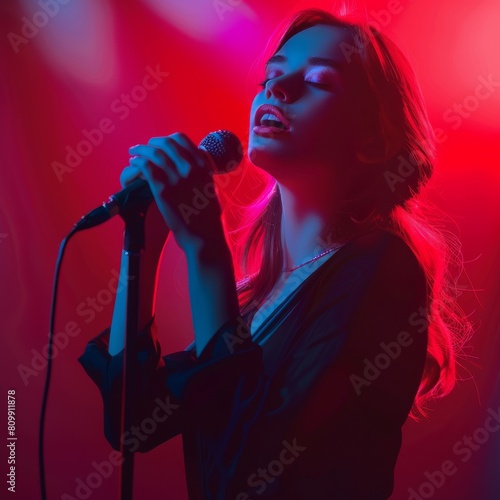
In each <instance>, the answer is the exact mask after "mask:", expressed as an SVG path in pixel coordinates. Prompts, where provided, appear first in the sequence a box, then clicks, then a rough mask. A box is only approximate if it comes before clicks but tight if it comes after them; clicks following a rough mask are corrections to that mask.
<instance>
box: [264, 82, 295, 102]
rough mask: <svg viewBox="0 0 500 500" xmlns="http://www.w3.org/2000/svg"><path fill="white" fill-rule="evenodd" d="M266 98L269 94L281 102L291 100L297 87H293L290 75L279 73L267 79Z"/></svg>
mask: <svg viewBox="0 0 500 500" xmlns="http://www.w3.org/2000/svg"><path fill="white" fill-rule="evenodd" d="M265 90H266V99H269V98H270V97H271V96H272V97H275V98H276V99H278V100H279V101H282V102H292V101H293V100H294V99H296V95H295V94H296V93H297V89H294V87H293V81H292V79H291V78H290V75H281V76H278V77H275V78H272V79H271V80H269V81H268V82H267V84H266V89H265Z"/></svg>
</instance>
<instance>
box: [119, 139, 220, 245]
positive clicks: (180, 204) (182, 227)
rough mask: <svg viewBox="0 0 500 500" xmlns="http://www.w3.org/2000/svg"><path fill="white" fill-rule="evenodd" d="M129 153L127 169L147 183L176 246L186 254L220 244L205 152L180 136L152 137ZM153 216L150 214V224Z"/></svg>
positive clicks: (216, 203) (217, 212)
mask: <svg viewBox="0 0 500 500" xmlns="http://www.w3.org/2000/svg"><path fill="white" fill-rule="evenodd" d="M129 151H130V153H131V154H132V155H133V156H132V157H131V159H130V168H134V169H137V170H135V172H136V173H137V171H139V172H140V176H141V177H143V178H144V179H146V180H147V181H148V183H149V186H150V188H151V192H152V193H153V196H154V198H155V201H156V205H157V208H158V210H159V213H161V215H162V217H163V219H164V221H165V223H166V226H167V227H168V228H169V229H170V230H171V231H172V233H173V235H174V238H175V240H176V242H177V244H178V245H179V247H180V248H181V249H182V250H183V251H185V252H188V251H190V250H193V249H198V248H203V247H204V246H207V245H213V244H218V243H220V242H221V238H224V232H223V230H222V223H221V220H220V216H221V207H220V204H219V200H218V198H217V196H216V194H215V189H214V188H215V186H214V182H213V180H212V178H211V175H210V172H211V167H210V164H209V160H208V158H207V157H206V155H205V153H203V152H202V151H201V150H199V149H198V148H197V147H196V145H195V144H194V143H193V142H192V141H191V140H190V139H189V138H188V137H187V136H186V135H184V134H182V133H175V134H172V135H169V136H166V137H154V138H152V139H150V140H149V141H148V144H147V145H142V144H140V145H137V146H133V147H131V148H130V149H129ZM127 175H128V173H127ZM122 176H123V174H122ZM207 194H208V195H207ZM155 208H156V207H150V209H149V210H151V209H153V211H154V209H155ZM157 216H158V214H156V215H155V214H154V212H153V214H152V217H151V219H152V222H153V221H154V219H155V218H156V219H157ZM156 224H158V221H156ZM224 243H225V241H224Z"/></svg>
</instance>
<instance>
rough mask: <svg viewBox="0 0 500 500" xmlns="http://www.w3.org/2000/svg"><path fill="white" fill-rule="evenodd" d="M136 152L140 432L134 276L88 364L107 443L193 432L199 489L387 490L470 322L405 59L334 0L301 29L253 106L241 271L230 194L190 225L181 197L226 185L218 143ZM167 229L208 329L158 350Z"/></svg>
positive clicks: (366, 493) (190, 474) (131, 170)
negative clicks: (129, 393)
mask: <svg viewBox="0 0 500 500" xmlns="http://www.w3.org/2000/svg"><path fill="white" fill-rule="evenodd" d="M130 151H131V154H132V157H131V159H130V165H129V166H128V167H126V168H125V170H124V171H123V173H122V183H123V184H124V185H125V184H128V183H129V182H130V181H131V180H132V179H134V178H136V177H137V176H139V175H141V176H143V177H144V178H145V179H146V180H147V181H148V182H149V185H150V186H151V189H152V192H153V194H154V198H155V201H156V204H153V205H152V206H151V208H150V209H149V210H148V214H147V217H146V219H147V220H146V225H147V231H146V233H147V234H146V252H145V256H144V260H145V263H144V268H143V282H142V283H141V291H142V295H141V305H140V318H139V320H140V326H141V331H140V333H139V350H140V352H139V356H138V361H139V365H140V378H139V380H138V384H137V391H136V401H137V412H136V416H135V422H136V425H135V427H134V428H133V429H131V430H130V432H128V431H127V432H126V433H125V434H124V435H123V436H120V435H119V433H120V426H119V410H120V395H121V367H122V362H123V346H124V331H125V325H124V324H123V311H124V306H125V299H124V294H125V290H122V292H120V293H119V294H118V295H117V298H116V303H115V309H114V315H113V320H112V325H111V328H110V329H108V330H106V331H105V332H103V333H102V334H101V335H99V336H98V337H96V338H95V339H93V340H92V341H91V342H89V344H88V346H87V348H86V350H85V353H84V354H83V355H82V356H81V357H80V358H79V361H80V362H81V364H82V365H83V367H84V368H85V370H86V371H87V373H88V374H89V375H90V377H91V378H92V379H93V380H94V382H95V383H96V384H97V386H98V387H99V389H100V391H101V394H102V397H103V404H104V417H105V434H106V437H107V439H108V441H109V442H110V444H111V445H112V446H113V447H114V448H116V449H119V445H120V440H121V441H123V443H124V445H125V446H126V447H128V449H130V451H141V452H145V451H148V450H150V449H152V448H154V447H155V446H157V445H159V444H160V443H162V442H164V441H166V440H168V439H169V438H171V437H172V436H175V435H177V434H179V433H182V436H183V443H184V455H185V466H186V475H187V484H188V490H189V498H190V499H221V500H222V499H237V500H243V499H249V498H273V499H315V500H321V499H325V500H326V499H328V500H331V499H332V498H335V499H363V500H367V499H385V498H388V497H389V496H390V494H391V492H392V489H393V471H394V466H395V462H396V458H397V455H398V452H399V449H400V446H401V427H402V425H403V423H404V422H405V420H406V418H407V416H408V414H409V413H410V412H411V413H412V415H413V416H417V415H418V413H419V411H421V410H422V405H423V403H425V401H426V400H428V399H429V398H432V397H437V396H442V395H444V394H446V393H448V392H449V391H450V390H451V388H452V386H453V383H454V380H455V355H456V351H455V349H456V348H457V345H458V340H459V338H460V333H461V332H463V331H464V329H465V328H467V323H466V320H464V319H463V316H461V315H460V312H459V309H458V308H457V307H456V304H455V302H454V301H453V298H452V295H451V293H450V289H449V288H448V286H449V284H450V280H449V276H448V274H447V258H448V257H447V255H448V254H447V253H446V252H447V250H446V249H447V248H448V246H447V245H446V244H445V243H444V239H443V237H442V236H441V235H440V234H439V232H437V231H436V230H433V229H432V228H431V226H430V225H429V223H428V221H427V220H426V218H425V216H423V215H422V214H423V213H424V212H423V208H424V207H425V202H424V199H423V195H422V193H421V189H422V187H423V186H424V184H425V183H426V182H427V180H428V179H429V177H430V175H431V173H432V169H433V153H434V149H433V133H432V129H431V127H430V124H429V122H428V119H427V115H426V112H425V108H424V105H423V102H422V98H421V94H420V91H419V88H418V85H417V83H416V81H415V79H414V76H413V73H412V71H411V68H410V67H409V65H408V63H407V61H406V59H405V58H404V56H403V55H402V53H401V52H400V51H399V49H398V48H397V47H396V46H395V45H394V44H393V43H392V42H391V41H390V40H389V39H388V38H387V37H386V36H384V35H382V34H380V33H377V32H376V31H375V30H373V29H372V28H370V27H368V26H365V25H361V24H356V23H354V22H348V21H347V20H346V19H342V18H337V17H334V16H333V15H331V14H329V13H326V12H323V11H317V10H308V11H303V12H301V13H299V14H298V15H296V16H295V17H294V18H293V19H292V20H291V22H290V23H289V24H288V27H287V28H286V30H285V32H284V33H283V34H282V36H281V38H280V40H279V41H278V43H277V46H276V47H275V49H274V51H273V54H272V57H270V58H269V59H268V61H267V63H266V68H265V80H264V82H263V83H262V90H261V91H260V92H259V93H258V94H257V95H256V97H255V99H254V102H253V105H252V109H251V112H250V140H249V150H248V155H249V158H250V160H251V161H252V163H253V164H254V165H255V166H257V167H259V168H260V169H262V170H263V171H265V172H266V173H267V174H269V179H270V184H269V187H268V189H267V190H266V192H265V193H264V194H263V197H262V198H261V199H260V200H258V201H257V203H256V204H255V206H254V208H255V209H259V212H258V216H257V217H256V218H254V220H253V224H252V225H251V228H250V230H249V231H248V234H247V240H246V246H245V247H244V249H243V250H244V251H243V261H244V264H245V265H244V267H243V272H244V275H245V277H244V279H242V280H240V281H239V282H238V285H236V283H235V266H233V255H232V252H231V250H230V249H229V247H228V244H227V242H226V238H225V234H224V230H223V226H222V222H221V209H220V205H219V202H218V200H217V199H216V198H213V199H211V200H210V204H209V205H208V206H207V208H206V209H204V210H201V211H200V213H199V214H198V215H196V216H192V217H191V218H190V219H189V223H187V222H186V221H185V220H184V218H183V216H182V214H181V213H180V211H179V205H180V204H181V203H183V202H186V203H189V202H190V199H191V197H192V193H193V188H196V187H198V188H200V189H201V190H202V188H203V186H205V185H206V183H209V182H212V181H211V178H210V175H209V173H208V171H209V166H208V164H207V160H206V158H205V157H204V156H203V154H202V153H201V152H200V151H199V150H198V149H197V148H196V146H195V145H194V144H193V143H192V142H191V140H190V139H189V138H187V137H186V136H185V135H184V134H173V135H170V136H168V137H161V138H153V139H151V140H150V141H149V143H148V144H147V145H138V146H135V147H133V148H131V150H130ZM252 168H253V167H252ZM249 224H250V222H249V223H248V224H247V225H249ZM167 227H168V228H169V229H170V230H171V231H172V233H173V235H174V237H175V239H176V242H177V243H178V245H179V246H180V248H181V249H182V250H183V251H184V252H185V255H186V258H187V263H188V273H189V293H190V300H191V310H192V318H193V325H194V331H195V340H194V342H193V343H192V344H191V345H189V346H188V347H187V348H186V349H185V350H184V351H181V352H176V353H172V354H169V355H166V356H163V357H162V355H161V351H160V346H159V343H158V340H157V339H156V336H155V323H154V293H155V284H156V272H157V266H158V262H159V258H160V255H161V251H162V248H163V245H164V243H165V239H166V236H167V234H168V232H167ZM234 253H236V251H235V252H234ZM126 259H127V256H126V255H124V256H123V262H124V264H126ZM235 262H237V261H236V260H235ZM237 269H238V268H237Z"/></svg>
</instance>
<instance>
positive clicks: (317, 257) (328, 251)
mask: <svg viewBox="0 0 500 500" xmlns="http://www.w3.org/2000/svg"><path fill="white" fill-rule="evenodd" d="M341 246H342V245H336V246H333V247H331V248H329V249H328V250H325V251H324V252H321V253H320V254H319V255H316V257H313V258H312V259H309V260H306V261H305V262H303V263H302V264H299V265H298V266H295V267H292V268H291V269H283V271H282V272H284V273H291V272H292V271H295V269H298V268H299V267H302V266H305V265H306V264H309V262H314V261H315V260H318V259H319V258H320V257H323V255H326V254H327V253H330V252H333V251H334V250H337V249H338V248H340V247H341Z"/></svg>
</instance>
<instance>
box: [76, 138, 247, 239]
mask: <svg viewBox="0 0 500 500" xmlns="http://www.w3.org/2000/svg"><path fill="white" fill-rule="evenodd" d="M198 148H199V149H202V150H204V151H206V152H207V156H208V157H209V159H210V164H211V167H212V172H211V173H212V174H225V173H227V172H230V171H232V170H234V169H235V168H236V167H237V166H238V165H239V164H240V163H241V160H242V158H243V147H242V145H241V142H240V140H239V139H238V137H236V135H234V134H233V133H232V132H229V131H228V130H218V131H216V132H212V133H210V134H208V135H207V136H206V137H205V138H204V139H203V140H202V141H201V142H200V144H199V146H198ZM151 201H153V194H152V193H151V189H150V188H149V184H148V183H147V181H145V180H144V179H137V180H135V181H133V182H131V183H130V184H129V185H128V186H127V187H125V188H124V189H122V190H121V191H119V192H118V193H115V194H113V195H111V196H110V197H109V200H108V201H107V202H105V203H103V204H102V205H101V206H100V207H97V208H96V209H94V210H92V211H91V212H89V213H88V214H87V215H84V216H83V217H82V218H81V219H80V220H79V221H78V222H77V223H76V224H75V227H74V231H80V230H82V229H89V228H91V227H94V226H98V225H99V224H102V223H103V222H106V221H107V220H108V219H111V217H113V216H115V215H118V214H121V213H124V211H125V210H131V207H134V206H137V207H142V208H144V207H147V205H148V204H149V203H150V202H151Z"/></svg>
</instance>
